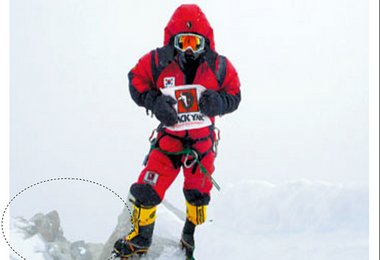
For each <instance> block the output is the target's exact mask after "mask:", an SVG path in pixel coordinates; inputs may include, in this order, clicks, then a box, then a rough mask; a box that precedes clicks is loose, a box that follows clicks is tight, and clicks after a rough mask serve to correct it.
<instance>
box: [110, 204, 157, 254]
mask: <svg viewBox="0 0 380 260" xmlns="http://www.w3.org/2000/svg"><path fill="white" fill-rule="evenodd" d="M156 208H157V207H156V206H154V207H144V206H143V205H140V206H137V205H135V204H133V213H132V218H131V222H132V225H133V230H132V231H131V232H130V233H129V234H128V235H127V236H126V237H124V238H121V239H119V240H118V241H116V243H115V245H114V251H113V252H114V253H115V254H116V255H117V257H120V258H121V259H128V258H130V257H132V256H133V255H142V254H145V253H146V252H147V251H148V249H149V247H150V245H151V244H152V236H153V229H154V222H155V219H156Z"/></svg>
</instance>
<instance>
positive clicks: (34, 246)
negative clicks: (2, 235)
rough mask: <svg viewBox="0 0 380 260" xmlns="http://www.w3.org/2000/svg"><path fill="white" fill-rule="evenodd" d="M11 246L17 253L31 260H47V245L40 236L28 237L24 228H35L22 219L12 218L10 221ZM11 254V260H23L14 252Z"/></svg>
mask: <svg viewBox="0 0 380 260" xmlns="http://www.w3.org/2000/svg"><path fill="white" fill-rule="evenodd" d="M10 224H11V228H10V235H11V237H10V244H11V246H12V247H13V248H14V249H15V250H16V251H17V253H18V254H19V255H21V256H23V257H26V258H27V259H30V260H32V259H33V260H46V258H45V252H46V245H45V242H44V240H43V238H42V237H41V236H39V235H34V236H31V237H26V236H25V232H23V231H22V228H26V227H28V226H33V224H32V223H28V222H27V221H25V220H23V219H22V218H12V219H11V221H10ZM10 252H11V256H10V257H11V259H21V258H20V256H19V255H17V254H16V253H15V252H14V251H12V250H11V251H10Z"/></svg>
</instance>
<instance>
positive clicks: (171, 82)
mask: <svg viewBox="0 0 380 260" xmlns="http://www.w3.org/2000/svg"><path fill="white" fill-rule="evenodd" d="M174 86H175V77H166V78H164V87H165V88H170V87H174Z"/></svg>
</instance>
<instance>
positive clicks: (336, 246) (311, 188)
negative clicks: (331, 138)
mask: <svg viewBox="0 0 380 260" xmlns="http://www.w3.org/2000/svg"><path fill="white" fill-rule="evenodd" d="M367 194H368V190H367V189H366V188H365V187H345V186H342V185H334V184H330V183H324V182H311V181H307V180H297V181H289V182H284V183H281V184H278V185H275V184H272V183H269V182H266V181H253V180H252V181H247V182H241V183H236V184H231V185H229V186H228V187H225V189H223V190H222V191H221V192H220V193H218V195H216V196H214V198H213V200H212V203H211V205H210V206H209V210H208V221H207V222H206V223H205V224H203V225H201V226H199V227H198V228H197V232H196V251H195V258H196V259H201V260H203V259H225V260H229V259H231V260H234V259H243V260H246V259H247V260H248V259H252V260H275V259H281V260H305V259H308V260H366V259H368V196H367ZM13 221H14V223H13V224H12V229H11V232H12V235H11V237H12V240H11V244H12V246H14V248H16V250H17V251H18V250H20V253H21V252H22V254H23V255H24V256H25V257H26V258H27V259H48V258H43V253H41V252H43V251H44V248H45V246H44V243H43V241H41V239H40V238H39V237H32V238H27V239H25V240H24V238H23V237H22V236H21V235H20V233H19V232H18V228H17V225H19V224H18V223H19V222H17V219H14V220H13ZM24 226H25V225H24ZM182 226H183V216H182V215H181V214H179V213H178V209H177V210H173V209H172V208H171V205H169V206H167V204H166V203H163V205H160V206H159V207H158V211H157V221H156V226H155V231H154V239H153V244H152V247H151V250H150V252H149V253H148V254H147V255H146V256H145V257H143V258H141V260H143V259H146V260H153V259H157V260H170V259H183V257H184V254H183V252H182V251H181V250H180V249H179V247H178V245H179V243H178V242H179V239H180V234H181V230H182ZM25 242H26V243H25ZM45 253H47V254H48V252H45ZM16 259H17V258H16Z"/></svg>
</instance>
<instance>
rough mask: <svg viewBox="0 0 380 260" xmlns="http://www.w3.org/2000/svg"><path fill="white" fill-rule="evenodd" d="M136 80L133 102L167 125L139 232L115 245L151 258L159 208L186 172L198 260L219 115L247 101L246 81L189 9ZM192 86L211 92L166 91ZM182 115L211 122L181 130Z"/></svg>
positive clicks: (145, 180)
mask: <svg viewBox="0 0 380 260" xmlns="http://www.w3.org/2000/svg"><path fill="white" fill-rule="evenodd" d="M128 76H129V90H130V94H131V97H132V99H133V100H134V101H135V102H136V103H137V105H139V106H142V107H144V108H145V109H146V110H147V111H148V112H149V111H150V112H151V113H153V114H154V115H155V117H156V118H157V119H158V120H159V121H160V122H161V124H160V126H159V127H158V128H157V136H156V138H155V139H154V142H153V144H152V149H151V151H150V153H149V155H148V157H147V160H146V162H145V168H144V169H143V171H142V172H141V173H140V175H139V178H138V180H137V182H136V183H134V184H133V185H132V186H131V188H130V198H131V199H130V200H131V202H132V204H133V216H132V224H133V227H134V229H133V231H132V232H131V233H130V234H129V235H128V236H126V237H124V238H121V239H119V240H118V241H117V242H116V243H115V246H114V252H115V254H116V255H118V256H119V257H121V258H124V259H126V258H128V257H130V256H133V255H136V254H143V253H145V252H147V251H148V248H149V246H150V245H151V242H152V235H153V228H154V223H155V211H156V206H157V205H158V204H159V203H160V202H161V201H162V200H163V198H164V196H165V192H166V190H167V189H168V188H169V187H170V185H171V184H172V182H173V181H174V180H175V178H176V177H177V175H178V173H179V172H180V170H181V169H183V173H184V179H185V181H184V187H183V191H184V196H185V199H186V212H187V219H186V222H185V225H184V228H183V230H182V239H181V245H182V246H183V248H184V249H185V250H186V255H187V258H188V259H191V258H192V255H193V250H194V231H195V227H196V225H200V224H202V223H203V222H204V221H205V220H206V209H207V205H208V203H209V201H210V191H211V188H212V186H213V183H212V181H211V175H212V173H213V172H214V159H215V149H214V147H215V141H216V138H217V136H216V134H215V131H214V130H215V127H214V125H215V116H221V115H224V114H227V113H231V112H233V111H235V110H236V109H237V108H238V106H239V103H240V99H241V97H240V82H239V78H238V74H237V72H236V70H235V68H234V67H233V65H232V64H231V62H230V61H229V60H228V59H227V58H226V57H224V56H222V55H219V54H218V53H217V52H216V50H215V43H214V34H213V29H212V27H211V26H210V24H209V22H208V20H207V18H206V16H205V15H204V13H203V12H202V10H201V9H200V8H199V7H198V6H197V5H194V4H188V5H181V6H180V7H178V8H177V10H176V11H175V12H174V14H173V16H172V17H171V19H170V21H169V23H168V24H167V26H166V28H165V39H164V46H163V47H161V48H157V49H155V50H152V51H150V52H149V53H147V54H146V55H144V56H143V57H142V58H141V59H140V60H139V61H138V63H137V65H136V66H135V67H134V68H133V69H132V70H131V71H130V72H129V75H128ZM189 85H198V86H199V85H200V86H203V87H204V88H205V90H203V92H201V94H200V96H199V98H198V97H197V95H195V94H194V95H193V94H192V93H193V92H191V91H192V90H188V89H185V90H184V91H182V94H183V95H180V96H178V98H176V97H173V96H170V95H165V94H163V92H164V91H163V90H165V89H168V88H172V89H175V88H176V87H178V86H189ZM194 91H197V90H194ZM185 94H186V95H185ZM186 100H187V101H188V102H185V101H186ZM189 102H190V103H191V105H190V107H191V108H190V107H189V106H188V103H189ZM194 102H195V103H194ZM180 103H181V104H180ZM181 109H182V110H186V109H187V111H195V112H198V113H200V116H198V118H200V119H202V120H203V116H205V117H207V118H209V120H210V122H211V123H210V124H209V125H207V126H202V125H201V126H199V127H196V126H195V127H194V126H192V127H189V129H186V126H185V128H176V126H177V125H178V124H179V123H180V122H179V121H181V120H182V119H183V118H185V119H186V118H187V117H186V116H185V117H180V115H182V114H181V113H182V112H186V111H181ZM188 118H191V117H188ZM194 118H195V117H194ZM184 151H191V152H190V153H185V152H184ZM203 167H204V169H205V170H203V171H202V168H203ZM205 172H206V173H205ZM205 174H206V175H207V176H206V175H205Z"/></svg>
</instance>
